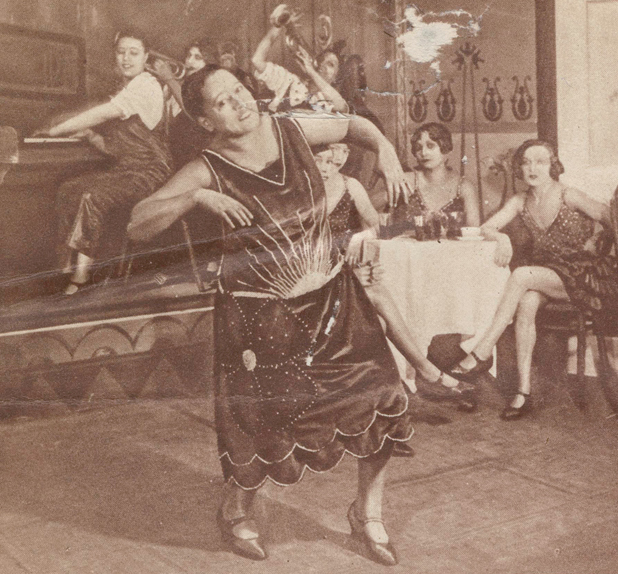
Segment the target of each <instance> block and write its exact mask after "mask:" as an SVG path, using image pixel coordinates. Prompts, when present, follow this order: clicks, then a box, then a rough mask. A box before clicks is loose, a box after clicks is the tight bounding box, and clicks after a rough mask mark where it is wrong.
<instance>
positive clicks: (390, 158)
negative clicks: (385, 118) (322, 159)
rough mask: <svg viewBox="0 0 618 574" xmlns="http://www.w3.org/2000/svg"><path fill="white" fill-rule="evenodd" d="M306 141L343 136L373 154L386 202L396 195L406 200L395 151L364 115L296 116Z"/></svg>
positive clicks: (331, 140)
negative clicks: (385, 193) (386, 197)
mask: <svg viewBox="0 0 618 574" xmlns="http://www.w3.org/2000/svg"><path fill="white" fill-rule="evenodd" d="M298 123H299V124H300V126H301V127H302V129H303V131H304V133H305V137H306V138H307V141H308V142H309V145H318V144H329V143H335V142H338V141H341V140H342V139H344V138H345V139H346V141H351V142H352V143H355V144H357V145H360V146H362V147H366V148H368V149H371V150H372V151H374V152H375V153H376V154H377V157H378V160H377V164H376V168H377V170H378V171H379V172H380V173H382V175H383V176H384V179H385V180H386V187H387V193H388V202H389V204H390V205H395V204H396V203H397V200H398V198H399V197H400V196H401V197H403V199H404V201H406V202H407V201H408V196H409V195H410V193H411V189H410V187H409V185H408V180H407V178H406V175H405V173H404V171H403V168H402V167H401V163H400V162H399V158H398V157H397V152H396V151H395V148H394V147H393V145H392V144H391V143H390V142H389V141H388V140H387V139H386V137H385V136H384V135H383V134H382V132H381V131H380V130H379V129H378V128H377V127H376V126H375V125H374V124H373V123H371V122H370V121H369V120H368V119H366V118H363V117H360V116H336V115H333V116H332V117H329V118H323V117H317V118H312V117H306V116H305V117H300V118H299V119H298Z"/></svg>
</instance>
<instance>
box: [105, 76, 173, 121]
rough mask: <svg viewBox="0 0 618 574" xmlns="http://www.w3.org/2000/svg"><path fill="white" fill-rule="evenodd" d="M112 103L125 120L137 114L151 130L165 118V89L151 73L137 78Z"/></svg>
mask: <svg viewBox="0 0 618 574" xmlns="http://www.w3.org/2000/svg"><path fill="white" fill-rule="evenodd" d="M111 103H112V104H113V105H115V106H116V107H117V108H118V109H119V110H120V111H121V112H122V116H121V118H122V119H123V120H126V119H129V118H130V117H131V116H134V115H135V114H137V115H138V116H139V117H140V118H141V120H142V121H143V122H144V124H145V125H146V127H147V128H148V129H149V130H153V129H154V128H155V127H156V126H157V124H158V123H159V122H160V121H161V118H162V117H163V107H164V98H163V89H162V88H161V84H159V82H158V81H157V79H156V78H155V77H154V76H153V75H152V74H150V73H149V72H142V73H141V74H138V75H137V76H135V78H133V79H132V80H131V81H130V82H129V83H128V84H127V85H126V86H125V87H124V88H122V90H120V92H118V93H117V94H116V95H115V96H114V97H113V98H112V99H111Z"/></svg>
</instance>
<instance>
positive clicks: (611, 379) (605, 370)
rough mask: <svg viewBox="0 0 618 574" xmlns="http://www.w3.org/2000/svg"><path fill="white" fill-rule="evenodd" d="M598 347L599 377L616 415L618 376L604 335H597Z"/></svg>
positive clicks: (617, 410) (617, 406)
mask: <svg viewBox="0 0 618 574" xmlns="http://www.w3.org/2000/svg"><path fill="white" fill-rule="evenodd" d="M597 347H598V349H599V363H600V364H599V372H598V373H597V376H598V377H599V380H600V381H601V385H602V387H603V392H604V393H605V398H606V399H607V402H608V403H609V404H610V406H611V407H612V410H613V411H614V412H615V413H618V399H617V397H616V389H618V376H616V373H615V372H614V371H613V369H612V367H611V365H610V362H609V354H608V350H607V343H606V341H605V337H604V336H603V335H597Z"/></svg>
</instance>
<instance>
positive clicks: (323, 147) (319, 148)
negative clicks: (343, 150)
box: [311, 143, 331, 155]
mask: <svg viewBox="0 0 618 574" xmlns="http://www.w3.org/2000/svg"><path fill="white" fill-rule="evenodd" d="M323 151H331V149H330V147H328V144H325V143H321V144H316V145H312V146H311V153H312V154H313V155H316V154H318V153H322V152H323Z"/></svg>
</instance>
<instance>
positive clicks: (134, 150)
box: [56, 113, 173, 265]
mask: <svg viewBox="0 0 618 574" xmlns="http://www.w3.org/2000/svg"><path fill="white" fill-rule="evenodd" d="M100 129H101V131H102V135H103V137H104V139H105V149H106V152H108V153H109V154H110V156H111V160H112V164H111V166H110V167H108V168H104V169H100V170H95V171H89V172H86V173H84V174H82V175H80V176H78V177H76V178H73V179H70V180H68V181H65V182H64V183H63V184H62V185H61V186H60V188H59V190H58V195H57V198H56V212H57V214H58V233H59V243H60V249H59V251H60V256H61V258H63V259H64V258H67V257H68V254H69V251H68V249H67V247H68V248H70V249H73V250H75V251H79V252H80V253H83V254H84V255H88V256H89V257H93V258H99V257H101V256H104V255H109V256H111V255H116V254H118V253H119V250H120V246H121V245H122V242H123V240H124V237H125V231H126V227H127V224H128V222H129V218H130V216H131V210H132V209H133V207H134V206H135V205H136V204H137V203H138V202H139V201H141V200H142V199H145V198H146V197H148V196H149V195H151V194H152V193H154V192H155V191H156V190H157V189H159V188H160V187H161V186H162V185H163V184H164V183H165V182H166V181H167V179H168V178H169V177H170V175H171V174H172V168H173V160H172V157H171V155H170V152H169V149H168V145H167V118H166V115H165V113H164V114H163V117H162V118H161V120H160V121H159V123H158V124H157V125H156V126H155V128H154V129H153V130H150V129H148V127H146V125H145V124H144V122H143V121H142V120H141V118H140V117H139V115H133V116H131V117H130V118H128V119H126V120H122V119H119V118H118V119H113V120H110V121H108V122H106V123H105V124H103V126H101V128H100ZM62 264H63V265H64V261H63V262H62Z"/></svg>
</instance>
